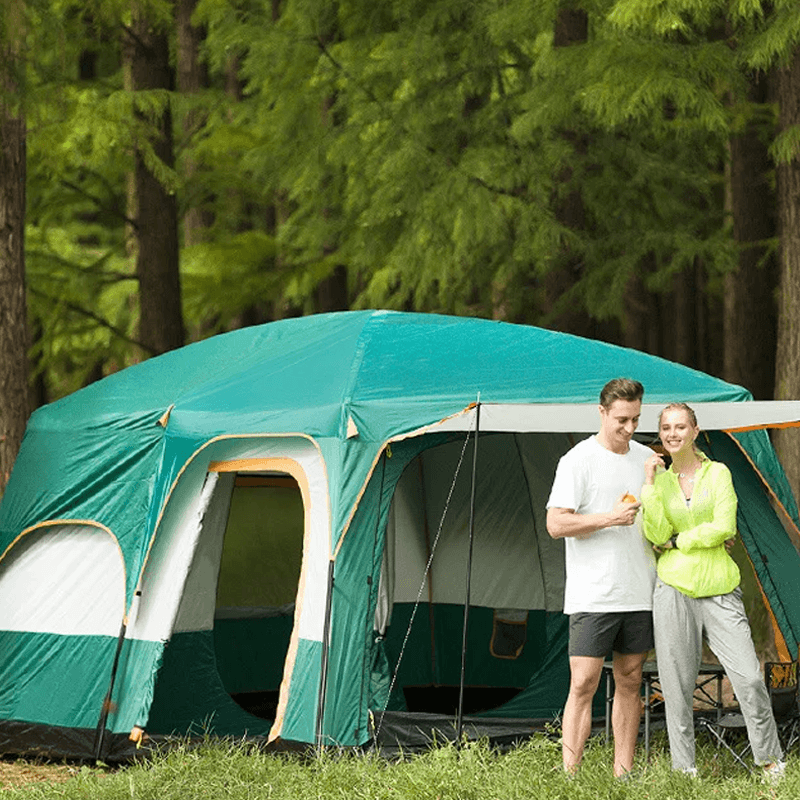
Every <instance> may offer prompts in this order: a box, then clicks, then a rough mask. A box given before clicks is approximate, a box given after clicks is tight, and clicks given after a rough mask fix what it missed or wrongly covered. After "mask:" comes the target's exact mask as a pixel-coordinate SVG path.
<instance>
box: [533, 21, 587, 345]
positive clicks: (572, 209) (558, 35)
mask: <svg viewBox="0 0 800 800" xmlns="http://www.w3.org/2000/svg"><path fill="white" fill-rule="evenodd" d="M588 35H589V19H588V15H587V13H586V11H584V10H583V9H576V8H561V9H559V11H558V14H557V16H556V21H555V33H554V39H553V46H554V47H556V48H560V47H571V46H573V45H576V44H582V43H584V42H586V41H587V38H588ZM562 135H563V137H564V138H565V139H566V140H567V141H569V142H570V143H571V144H572V146H573V148H574V150H575V153H576V154H579V155H580V154H583V153H585V150H586V146H585V143H584V142H583V141H582V140H581V138H580V136H578V135H576V134H575V133H573V132H571V131H564V132H563V133H562ZM557 183H559V184H561V186H562V187H564V189H565V190H564V191H563V194H562V196H561V197H556V198H554V204H555V209H554V211H555V217H556V219H557V220H558V221H559V222H560V223H561V224H562V225H563V226H564V227H565V228H567V229H569V230H573V231H582V230H584V229H585V227H586V210H585V207H584V203H583V197H582V196H581V192H580V188H579V186H577V185H576V184H575V182H574V170H573V167H572V166H571V165H570V164H567V165H565V166H564V168H563V169H562V171H561V174H560V175H559V176H558V177H557ZM582 272H583V263H582V259H581V257H580V255H579V254H576V253H575V252H574V251H573V250H572V249H571V248H570V246H569V243H568V242H566V241H565V242H563V243H562V247H561V252H560V253H559V254H558V256H557V258H556V262H555V264H554V266H553V268H552V270H551V271H550V272H549V273H548V274H547V275H546V276H545V278H544V297H545V301H544V302H545V305H546V306H547V308H546V313H548V314H550V313H551V312H550V309H552V308H553V307H554V306H555V305H556V304H557V303H558V301H559V299H560V298H561V297H562V296H563V294H564V293H565V292H566V291H568V290H569V289H570V288H571V287H572V286H574V285H575V284H576V283H577V282H578V281H579V280H580V278H581V274H582ZM549 324H550V326H551V327H553V328H555V329H557V330H560V331H564V332H566V333H574V334H578V335H579V336H591V335H592V334H593V332H594V331H593V325H592V321H591V319H590V318H589V315H588V314H587V313H586V311H585V310H584V309H582V308H580V307H578V306H576V304H574V303H572V304H569V306H568V307H564V308H562V309H560V310H559V311H558V312H557V313H556V314H554V315H552V316H551V317H550V323H549Z"/></svg>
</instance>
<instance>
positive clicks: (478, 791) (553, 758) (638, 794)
mask: <svg viewBox="0 0 800 800" xmlns="http://www.w3.org/2000/svg"><path fill="white" fill-rule="evenodd" d="M698 742H699V748H698V756H699V758H698V765H699V768H700V779H699V780H692V779H690V778H687V777H685V776H683V775H680V774H675V773H673V772H672V771H671V770H670V768H669V758H668V755H667V754H666V752H665V747H664V743H663V736H662V735H660V734H659V735H657V736H656V737H655V740H654V747H653V750H652V751H651V761H650V763H649V764H647V765H643V764H640V765H638V766H637V770H636V774H635V776H634V777H633V778H632V779H631V780H628V781H625V782H621V781H616V780H614V778H613V777H612V775H611V749H610V747H609V746H607V745H605V744H604V743H603V742H602V737H600V738H597V737H596V738H594V739H592V740H590V742H589V746H588V748H587V751H586V756H585V759H584V765H583V767H582V769H581V772H580V773H579V775H578V776H577V777H576V778H574V779H567V778H566V777H565V776H564V774H563V772H562V770H561V765H560V762H561V757H560V747H559V745H558V743H557V742H555V741H554V740H553V739H552V738H549V737H547V736H544V735H538V736H535V737H534V738H533V739H531V740H530V741H528V742H526V743H524V744H522V745H520V746H518V747H516V748H514V749H513V750H510V751H508V752H506V753H500V752H497V751H495V750H493V749H492V748H490V747H489V746H488V745H486V744H485V743H471V744H467V745H465V746H464V747H463V748H461V749H458V748H456V747H454V746H450V745H447V746H443V747H439V748H436V749H432V750H430V751H428V752H425V753H423V754H421V755H416V756H409V757H407V758H405V759H401V760H397V761H387V760H385V759H382V758H380V757H378V756H376V755H374V754H368V755H358V754H353V753H351V752H331V751H326V752H325V753H322V754H321V755H318V756H316V757H313V758H299V757H296V756H293V757H287V756H276V755H265V754H263V753H261V752H258V751H257V750H255V749H253V748H252V747H250V746H248V745H246V744H242V743H233V744H211V743H209V744H207V745H204V746H202V747H199V748H195V749H191V748H188V747H185V746H180V747H178V748H176V749H174V750H172V751H169V752H164V753H163V754H161V755H158V756H156V757H155V758H154V759H153V760H152V761H149V762H145V763H141V764H136V765H133V766H130V767H126V768H123V769H118V770H103V769H99V768H88V767H82V768H80V767H79V768H72V771H71V777H69V779H68V780H66V781H65V782H35V783H29V784H28V785H27V786H24V787H22V788H9V789H5V790H4V791H3V792H2V793H0V794H2V797H4V798H6V797H7V798H12V797H14V798H15V797H19V798H26V799H28V798H47V800H54V798H65V799H66V800H71V799H72V798H75V800H78V798H80V800H123V799H124V800H178V799H180V800H195V798H197V799H198V800H199V798H209V800H212V799H213V800H218V799H219V800H262V799H263V800H267V798H269V800H321V799H322V798H325V800H336V799H337V798H342V800H345V799H346V800H406V799H408V800H411V799H412V798H413V800H518V799H520V800H521V798H540V797H541V798H543V797H546V798H547V800H561V799H562V798H563V800H596V798H609V800H614V799H615V798H620V799H622V798H636V800H672V799H673V798H681V800H684V799H685V800H706V798H707V799H708V800H739V799H740V798H741V800H753V799H754V798H761V797H763V798H783V797H785V798H789V797H792V798H794V797H797V796H798V794H800V767H797V768H796V767H795V764H794V763H792V762H790V764H789V768H788V771H787V776H786V778H785V779H784V781H783V782H782V783H781V784H780V785H779V786H778V787H777V789H772V788H770V787H767V786H765V785H764V784H762V783H761V781H760V778H759V776H756V775H750V774H749V773H747V772H746V771H745V770H744V769H743V768H741V767H738V766H736V765H735V764H733V762H732V761H730V759H729V758H727V757H725V754H724V751H722V752H720V751H718V750H716V749H715V748H714V747H712V746H711V745H710V744H707V743H704V742H701V741H700V740H699V739H698ZM60 777H63V776H60Z"/></svg>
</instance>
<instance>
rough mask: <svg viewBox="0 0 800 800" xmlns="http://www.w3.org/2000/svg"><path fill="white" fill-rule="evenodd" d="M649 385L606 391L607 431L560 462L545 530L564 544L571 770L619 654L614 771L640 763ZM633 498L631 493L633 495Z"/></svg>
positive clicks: (648, 560) (651, 570)
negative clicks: (605, 674) (644, 437)
mask: <svg viewBox="0 0 800 800" xmlns="http://www.w3.org/2000/svg"><path fill="white" fill-rule="evenodd" d="M643 395H644V387H643V386H642V384H641V383H639V382H638V381H632V380H629V379H627V378H615V379H614V380H612V381H609V382H608V383H607V384H606V385H605V386H604V387H603V390H602V392H601V393H600V406H599V410H600V430H599V432H598V433H597V434H596V435H595V436H590V437H589V438H588V439H585V440H584V441H582V442H579V443H578V444H577V445H575V447H573V448H572V449H571V450H570V451H569V452H568V453H567V454H566V455H564V456H563V457H562V458H561V460H560V461H559V463H558V468H557V469H556V476H555V480H554V481H553V487H552V490H551V492H550V499H549V500H548V502H547V530H548V532H549V533H550V535H551V536H552V537H553V538H555V539H562V538H563V539H565V542H564V544H565V552H566V567H567V582H566V587H565V591H564V613H565V614H569V616H570V619H569V663H570V674H571V677H570V690H569V697H568V698H567V704H566V706H565V707H564V715H563V720H562V756H563V761H564V769H565V770H566V771H567V772H568V773H570V774H572V773H574V772H575V771H576V770H577V769H578V767H579V766H580V763H581V758H582V757H583V749H584V745H585V744H586V740H587V738H588V737H589V733H590V732H591V726H592V698H593V696H594V693H595V691H596V689H597V685H598V683H599V681H600V675H601V673H602V669H603V661H604V659H605V657H606V656H607V655H608V653H609V652H613V665H614V681H615V683H616V689H615V692H614V705H613V711H612V717H611V724H612V727H613V731H614V775H616V776H617V777H620V776H623V775H625V774H626V773H627V772H629V771H630V770H631V768H632V767H633V756H634V750H635V748H636V740H637V738H638V735H639V719H640V715H641V700H640V695H639V692H640V686H641V681H642V664H643V663H644V659H645V656H646V655H647V652H648V651H649V650H650V649H651V648H652V647H653V621H652V608H653V600H652V597H653V584H654V582H655V558H654V555H653V552H652V549H651V548H650V547H649V545H648V544H647V543H646V541H645V539H644V536H642V533H641V531H640V530H639V525H638V524H637V522H636V514H637V512H638V510H639V507H640V505H641V504H640V502H639V500H638V499H636V498H637V497H638V495H639V493H640V489H641V487H642V484H643V483H644V462H645V459H646V458H648V457H649V456H650V455H652V450H650V448H648V447H646V446H645V445H642V444H639V443H638V442H636V441H634V439H633V433H634V431H635V430H636V427H637V426H638V424H639V414H640V413H641V408H642V396H643ZM631 495H633V497H631Z"/></svg>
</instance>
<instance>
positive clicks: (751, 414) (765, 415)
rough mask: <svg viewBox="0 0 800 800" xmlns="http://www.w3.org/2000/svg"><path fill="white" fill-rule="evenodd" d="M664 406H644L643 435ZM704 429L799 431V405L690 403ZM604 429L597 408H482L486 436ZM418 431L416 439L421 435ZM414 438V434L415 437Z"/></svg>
mask: <svg viewBox="0 0 800 800" xmlns="http://www.w3.org/2000/svg"><path fill="white" fill-rule="evenodd" d="M664 405H665V404H664V403H644V404H643V405H642V416H641V419H640V421H639V432H640V433H653V434H655V433H656V432H657V430H658V415H659V414H660V413H661V410H662V409H663V408H664ZM691 406H692V408H693V409H694V411H695V413H696V414H697V421H698V422H699V424H700V427H701V428H703V429H705V430H730V431H734V430H747V429H750V428H775V427H783V426H787V425H794V426H800V401H798V400H785V401H778V400H752V401H743V402H723V403H691ZM599 427H600V417H599V411H598V404H597V403H531V404H512V403H482V404H481V415H480V428H481V430H482V431H509V432H518V433H523V432H527V431H555V432H561V433H593V432H595V431H597V430H598V428H599ZM474 428H475V409H474V407H473V408H469V409H465V411H464V412H463V413H462V414H456V415H454V416H452V417H448V418H447V419H445V420H442V421H441V422H439V423H437V424H436V425H433V426H430V428H426V429H425V430H426V431H427V430H435V431H464V430H472V429H474ZM420 432H422V431H418V432H416V433H420ZM411 435H413V434H411Z"/></svg>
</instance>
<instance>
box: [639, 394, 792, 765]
mask: <svg viewBox="0 0 800 800" xmlns="http://www.w3.org/2000/svg"><path fill="white" fill-rule="evenodd" d="M699 433H700V429H699V427H698V425H697V419H696V417H695V414H694V411H693V410H692V409H691V408H689V406H687V405H686V404H685V403H673V404H671V405H668V406H667V407H666V408H665V409H664V410H663V411H662V412H661V415H660V417H659V434H660V437H661V443H662V445H663V447H664V451H665V453H666V454H667V455H668V456H671V458H672V464H671V466H670V468H669V469H665V468H664V467H665V462H664V458H663V457H662V456H661V455H659V454H657V453H656V454H654V455H653V456H651V457H649V458H648V459H647V461H646V462H645V485H644V487H643V488H642V498H641V499H642V510H643V530H644V534H645V536H646V537H647V538H648V539H649V540H650V541H651V542H652V543H653V544H654V545H655V546H656V549H657V550H658V551H659V552H660V553H661V555H660V557H659V559H658V567H657V572H658V579H657V580H656V587H655V592H654V595H653V627H654V631H655V642H656V657H657V659H658V675H659V679H660V682H661V689H662V692H663V694H664V704H665V706H666V715H667V733H668V735H669V747H670V752H671V755H672V768H673V769H675V770H680V771H682V772H686V773H689V774H691V775H696V774H697V769H696V767H695V744H694V714H693V700H694V687H695V681H696V679H697V673H698V669H699V667H700V660H701V655H702V647H703V633H705V635H706V638H707V640H708V644H709V647H710V648H711V650H712V651H713V652H714V654H715V655H716V656H717V658H718V659H719V661H720V663H721V664H722V666H723V668H724V669H725V673H726V674H727V676H728V678H729V679H730V681H731V684H732V686H733V690H734V692H735V693H736V697H737V699H738V700H739V705H740V707H741V710H742V714H743V715H744V718H745V722H746V724H747V733H748V736H749V738H750V744H751V746H752V749H753V757H754V759H755V761H756V763H757V764H760V765H762V766H763V768H764V775H765V777H766V778H767V779H769V780H777V779H779V778H780V776H782V774H783V772H784V769H785V764H784V762H783V752H782V749H781V745H780V742H779V740H778V732H777V728H776V725H775V719H774V717H773V714H772V708H771V705H770V700H769V695H768V694H767V690H766V686H765V685H764V680H763V678H762V676H761V665H760V664H759V661H758V657H757V656H756V652H755V648H754V646H753V640H752V637H751V635H750V625H749V623H748V621H747V616H746V615H745V610H744V604H743V603H742V593H741V589H740V588H739V580H740V575H739V568H738V567H737V565H736V562H735V561H734V560H733V559H732V558H731V557H730V555H729V554H728V551H727V549H726V547H725V541H726V540H728V539H732V538H733V537H734V536H735V535H736V494H735V492H734V490H733V483H732V481H731V474H730V471H729V470H728V468H727V467H726V466H725V465H724V464H722V463H720V462H718V461H712V460H711V459H709V458H707V457H706V456H705V455H704V454H703V453H702V452H701V451H700V450H698V448H697V447H696V446H695V439H696V438H697V436H698V434H699Z"/></svg>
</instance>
